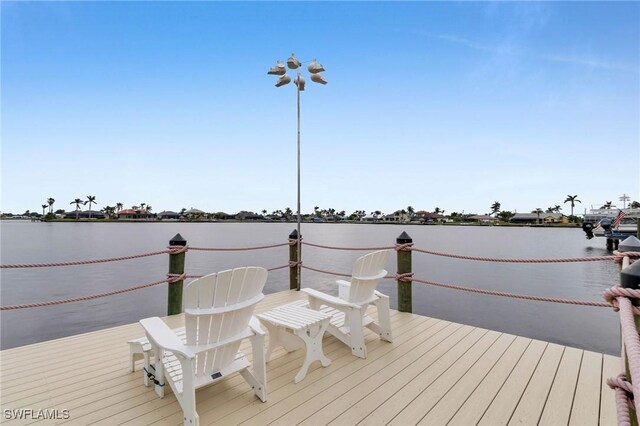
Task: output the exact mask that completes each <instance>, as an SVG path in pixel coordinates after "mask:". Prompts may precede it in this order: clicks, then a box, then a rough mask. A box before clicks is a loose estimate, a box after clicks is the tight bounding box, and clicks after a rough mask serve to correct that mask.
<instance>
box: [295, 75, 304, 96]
mask: <svg viewBox="0 0 640 426" xmlns="http://www.w3.org/2000/svg"><path fill="white" fill-rule="evenodd" d="M293 82H294V83H295V84H296V86H298V90H300V91H301V92H302V91H304V83H305V81H304V78H303V77H302V75H300V74H298V75H297V76H296V78H295V79H294V80H293Z"/></svg>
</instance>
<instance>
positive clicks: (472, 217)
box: [467, 214, 498, 220]
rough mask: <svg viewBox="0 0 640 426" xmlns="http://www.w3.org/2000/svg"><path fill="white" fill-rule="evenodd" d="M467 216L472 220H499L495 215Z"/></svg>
mask: <svg viewBox="0 0 640 426" xmlns="http://www.w3.org/2000/svg"><path fill="white" fill-rule="evenodd" d="M467 218H469V219H471V220H498V219H497V218H495V217H493V216H488V215H486V214H474V215H471V216H467Z"/></svg>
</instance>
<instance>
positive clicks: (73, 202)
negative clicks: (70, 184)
mask: <svg viewBox="0 0 640 426" xmlns="http://www.w3.org/2000/svg"><path fill="white" fill-rule="evenodd" d="M69 204H75V205H76V220H78V211H79V210H80V204H82V205H85V204H87V202H86V201H82V200H81V199H80V198H76V199H75V200H73V201H72V202H70V203H69Z"/></svg>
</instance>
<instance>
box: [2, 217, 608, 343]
mask: <svg viewBox="0 0 640 426" xmlns="http://www.w3.org/2000/svg"><path fill="white" fill-rule="evenodd" d="M294 226H295V225H294V224H283V223H276V224H242V223H198V224H196V223H31V222H8V221H3V222H1V223H0V227H1V229H0V230H1V231H2V240H1V248H2V251H1V261H2V263H36V262H56V261H71V260H83V259H96V258H105V257H115V256H122V255H128V254H137V253H143V252H150V251H156V250H160V249H162V248H164V247H166V245H167V243H168V241H169V240H170V239H171V237H173V236H174V235H175V234H176V233H178V232H179V233H180V234H181V235H182V236H183V237H184V238H185V239H187V240H188V242H189V244H190V245H192V246H199V247H241V246H250V245H261V244H271V243H274V242H281V241H282V242H284V241H286V238H287V236H288V235H289V233H290V232H291V230H292V229H293V228H294ZM402 231H406V232H407V233H408V234H409V235H411V237H412V238H413V240H414V243H415V245H416V246H417V247H421V248H426V249H429V250H435V251H438V252H445V253H456V254H464V255H471V256H485V257H517V258H560V257H587V256H601V255H606V254H608V253H607V252H606V250H605V248H604V241H603V240H602V239H599V238H595V239H593V240H586V239H585V238H584V235H583V232H582V231H581V230H580V229H551V228H526V227H525V228H511V227H510V228H502V227H499V226H493V227H477V226H402V225H355V224H303V229H302V233H303V235H304V237H305V239H306V240H307V241H309V242H315V243H320V244H329V245H336V246H381V245H382V246H388V245H393V243H394V242H395V238H396V237H397V236H398V235H399V234H400V233H401V232H402ZM363 253H364V252H353V251H334V250H323V249H318V248H313V247H309V246H305V247H304V248H303V258H304V261H305V263H306V264H307V265H309V266H313V267H317V268H320V269H329V270H333V271H340V272H349V271H350V270H351V263H352V262H353V261H354V260H355V259H356V258H357V257H358V256H360V255H362V254H363ZM186 256H187V257H186V271H187V273H191V274H205V273H210V272H215V271H218V270H222V269H227V268H232V267H237V266H244V265H249V264H250V265H259V266H265V267H267V268H269V267H274V266H279V265H283V264H285V263H286V262H287V260H288V259H287V258H288V248H287V247H279V248H275V249H268V250H260V251H251V252H246V251H244V252H195V251H191V252H189V253H187V255H186ZM167 266H168V256H166V255H161V256H155V257H149V258H143V259H136V260H128V261H123V262H115V263H104V264H98V265H88V266H74V267H60V268H36V269H18V270H4V269H3V270H1V282H0V285H1V300H2V305H10V304H19V303H30V302H37V301H46V300H51V299H62V298H67V297H74V296H80V295H90V294H95V293H100V292H105V291H110V290H114V289H119V288H126V287H131V286H133V285H136V284H143V283H147V282H151V281H155V280H158V279H161V278H162V277H164V274H165V273H166V271H167ZM387 269H388V270H389V271H390V272H395V261H394V257H393V256H391V257H390V260H389V263H388V265H387ZM413 270H414V273H415V276H416V277H418V278H424V279H427V280H432V281H439V282H444V283H453V284H459V285H463V286H469V287H479V288H485V289H492V290H500V291H509V292H515V293H526V294H533V295H541V296H550V297H562V298H573V299H584V300H598V301H599V300H602V299H601V293H602V291H603V290H604V289H606V288H608V287H610V286H612V285H614V284H615V283H616V281H617V280H618V275H619V270H618V266H617V265H615V264H614V263H613V262H581V263H562V264H510V263H493V262H478V261H465V260H458V259H452V258H447V257H439V256H431V255H424V254H420V253H413ZM288 279H289V278H288V270H286V269H284V270H279V271H274V272H272V273H270V274H269V280H268V282H267V286H266V292H267V293H272V292H277V291H282V290H286V289H288V287H289V282H288ZM333 282H334V277H331V276H328V275H323V274H318V273H314V272H310V271H303V279H302V285H303V286H305V287H313V288H317V289H321V290H324V291H328V292H334V293H335V291H334V287H333ZM413 288H414V297H413V305H414V308H413V309H414V312H415V313H419V314H422V315H427V316H431V317H436V318H442V319H445V320H449V321H455V322H459V323H464V324H472V325H476V326H480V327H484V328H490V329H494V330H499V331H503V332H507V333H512V334H518V335H523V336H528V337H532V338H537V339H541V340H547V341H552V342H557V343H561V344H566V345H570V346H576V347H580V348H585V349H590V350H595V351H599V352H606V353H612V354H613V353H617V352H618V350H619V349H618V348H619V330H618V323H617V315H616V314H614V313H613V312H612V311H611V310H610V309H606V308H592V307H580V306H573V305H559V304H552V303H543V302H531V301H524V300H514V299H509V298H503V297H495V296H483V295H477V294H472V293H466V292H460V291H453V290H448V289H443V288H436V287H429V286H426V285H422V284H414V286H413ZM381 290H382V291H383V292H384V293H386V294H389V295H390V296H391V299H392V306H393V307H395V306H396V305H395V304H396V288H395V282H394V281H391V280H385V281H383V282H382V284H381ZM166 293H167V290H166V285H160V286H157V287H152V288H149V289H145V290H140V291H135V292H131V293H126V294H122V295H117V296H111V297H107V298H102V299H96V300H92V301H86V302H77V303H69V304H65V305H58V306H52V307H45V308H33V309H25V310H20V311H4V312H2V314H1V324H0V327H1V329H0V331H1V333H2V334H1V340H0V344H1V346H2V348H3V349H6V348H10V347H14V346H20V345H25V344H29V343H34V342H39V341H43V340H48V339H53V338H58V337H63V336H68V335H72V334H77V333H82V332H88V331H92V330H97V329H101V328H106V327H111V326H115V325H121V324H127V323H131V322H135V321H138V320H139V319H141V318H145V317H148V316H154V315H158V316H162V315H165V314H166V303H167V301H166V299H167V295H166Z"/></svg>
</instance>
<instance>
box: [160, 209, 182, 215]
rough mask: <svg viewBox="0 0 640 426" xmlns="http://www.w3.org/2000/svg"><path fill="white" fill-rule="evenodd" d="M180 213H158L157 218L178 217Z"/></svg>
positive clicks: (167, 211)
mask: <svg viewBox="0 0 640 426" xmlns="http://www.w3.org/2000/svg"><path fill="white" fill-rule="evenodd" d="M179 215H180V213H176V212H172V211H171V210H165V211H163V212H160V213H158V216H179Z"/></svg>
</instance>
